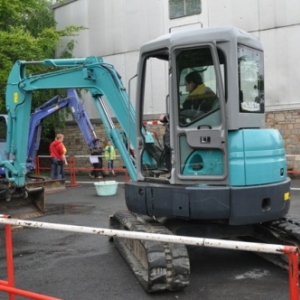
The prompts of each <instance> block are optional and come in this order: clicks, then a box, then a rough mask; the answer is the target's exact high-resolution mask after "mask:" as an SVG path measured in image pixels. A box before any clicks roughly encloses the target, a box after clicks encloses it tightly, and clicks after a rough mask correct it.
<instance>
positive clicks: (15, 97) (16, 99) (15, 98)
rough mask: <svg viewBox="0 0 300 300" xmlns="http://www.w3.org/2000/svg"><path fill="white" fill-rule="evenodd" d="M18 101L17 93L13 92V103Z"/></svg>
mask: <svg viewBox="0 0 300 300" xmlns="http://www.w3.org/2000/svg"><path fill="white" fill-rule="evenodd" d="M18 102H19V94H18V93H14V103H18Z"/></svg>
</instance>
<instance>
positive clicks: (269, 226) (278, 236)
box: [259, 215, 300, 274]
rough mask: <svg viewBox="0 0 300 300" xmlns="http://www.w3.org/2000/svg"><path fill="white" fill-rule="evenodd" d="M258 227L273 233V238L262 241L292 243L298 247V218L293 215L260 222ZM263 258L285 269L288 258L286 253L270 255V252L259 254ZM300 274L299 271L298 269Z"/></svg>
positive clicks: (299, 223)
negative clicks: (269, 221)
mask: <svg viewBox="0 0 300 300" xmlns="http://www.w3.org/2000/svg"><path fill="white" fill-rule="evenodd" d="M259 228H263V229H265V230H266V231H269V232H271V233H272V234H273V235H274V239H275V240H272V241H270V240H269V239H266V240H264V239H263V238H262V240H263V242H267V243H270V242H271V243H274V242H277V243H278V244H283V245H294V246H297V247H298V248H299V249H300V219H299V218H295V217H294V216H290V215H287V216H285V217H284V218H281V219H280V220H278V221H274V222H271V223H266V224H262V225H260V226H259ZM259 255H260V256H262V257H263V258H265V259H267V260H269V261H271V262H272V263H274V264H276V265H278V266H280V267H281V268H284V269H287V270H288V268H289V266H288V259H287V257H286V255H275V254H274V255H272V254H262V253H261V254H259ZM299 274H300V271H299Z"/></svg>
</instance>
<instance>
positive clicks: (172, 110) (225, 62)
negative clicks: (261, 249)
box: [125, 27, 290, 224]
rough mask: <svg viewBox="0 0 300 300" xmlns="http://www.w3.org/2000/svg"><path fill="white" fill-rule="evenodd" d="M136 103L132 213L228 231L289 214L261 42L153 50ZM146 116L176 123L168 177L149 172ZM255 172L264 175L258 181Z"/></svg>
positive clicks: (144, 58)
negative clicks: (268, 114) (268, 115)
mask: <svg viewBox="0 0 300 300" xmlns="http://www.w3.org/2000/svg"><path fill="white" fill-rule="evenodd" d="M154 70H155V71H154ZM191 78H192V79H191ZM162 82H163V84H161V83H162ZM191 85H192V86H193V88H191V87H190V86H191ZM151 86H152V87H153V86H154V89H153V90H151V89H150V87H151ZM156 86H157V87H158V86H159V87H160V88H159V89H158V88H157V89H156V88H155V87H156ZM166 95H168V96H166ZM137 99H139V101H137V104H136V107H137V109H136V112H137V120H138V125H139V130H138V134H137V169H138V183H137V184H136V183H128V184H126V186H125V194H126V203H127V207H128V208H129V210H130V211H132V212H136V213H142V214H145V215H149V216H156V217H170V218H177V217H179V218H185V219H192V220H203V219H205V220H211V219H218V220H222V221H225V222H229V223H230V224H253V223H255V222H267V221H271V220H275V219H277V218H278V217H279V216H284V215H285V214H286V213H287V211H288V209H289V201H288V200H287V199H289V184H290V179H289V178H288V177H287V164H286V158H285V150H284V142H283V139H282V137H281V135H280V133H279V132H278V130H275V129H266V128H264V120H265V115H264V60H263V48H262V45H261V42H260V41H259V39H258V38H257V37H255V36H253V35H252V34H249V33H247V32H245V31H242V30H240V29H237V28H234V27H222V28H218V27H216V28H207V29H195V30H189V31H180V32H174V33H170V34H168V35H165V36H162V37H160V38H158V39H155V40H153V41H150V42H148V43H146V44H145V45H144V46H142V48H141V52H140V62H139V69H138V83H137ZM164 99H166V101H165V107H164V111H161V107H162V105H161V102H163V101H164ZM150 100H151V101H150ZM153 102H154V104H152V103H153ZM156 104H157V105H156ZM149 111H151V112H152V113H153V114H155V115H161V114H165V115H167V116H168V118H169V132H170V149H171V150H170V159H171V161H170V165H171V168H170V170H169V172H170V176H169V178H166V177H164V176H159V177H157V176H156V175H157V172H156V171H155V170H154V171H152V172H149V170H148V169H147V168H146V169H145V168H144V165H143V164H142V160H143V155H144V153H145V151H146V146H145V138H144V135H143V132H142V128H143V127H142V124H144V122H145V120H144V116H147V115H149ZM258 170H264V172H263V173H260V176H257V174H258ZM151 183H155V184H153V185H151ZM270 187H272V189H274V190H276V193H275V192H274V193H273V192H272V193H270ZM202 199H206V200H207V201H205V203H204V202H202Z"/></svg>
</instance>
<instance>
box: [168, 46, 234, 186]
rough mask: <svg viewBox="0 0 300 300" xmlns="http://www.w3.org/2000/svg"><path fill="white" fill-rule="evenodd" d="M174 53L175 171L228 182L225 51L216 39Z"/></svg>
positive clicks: (179, 175) (178, 178) (178, 177)
mask: <svg viewBox="0 0 300 300" xmlns="http://www.w3.org/2000/svg"><path fill="white" fill-rule="evenodd" d="M174 54H175V55H173V59H174V60H175V61H174V62H173V65H176V71H175V70H173V71H175V72H173V74H172V78H171V80H172V84H171V86H172V100H171V101H170V105H171V106H172V105H173V107H172V108H171V109H172V112H173V116H174V119H175V122H172V123H171V124H170V126H171V128H170V129H171V135H172V137H173V139H174V146H175V147H174V151H173V157H172V162H173V171H172V175H173V174H174V173H175V174H176V176H172V177H173V178H174V177H176V179H175V182H178V183H181V182H183V181H184V182H186V181H187V180H188V181H197V182H198V181H203V182H205V183H216V182H218V184H220V183H226V182H227V181H228V178H227V177H228V154H227V128H226V117H225V91H224V86H225V78H224V77H225V74H226V72H225V71H226V70H225V69H226V63H225V56H224V54H223V53H222V52H221V51H218V50H217V49H216V46H215V44H204V45H200V46H199V45H197V47H190V48H181V49H176V50H175V52H174ZM192 75H193V76H192ZM193 81H195V83H194V84H192V82H193ZM191 86H192V87H191ZM175 99H176V100H175ZM174 100H175V101H174ZM175 116H176V117H175ZM174 170H175V172H174Z"/></svg>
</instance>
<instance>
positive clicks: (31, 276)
mask: <svg viewBox="0 0 300 300" xmlns="http://www.w3.org/2000/svg"><path fill="white" fill-rule="evenodd" d="M115 179H116V180H118V181H119V182H120V183H119V186H118V189H117V194H116V195H114V196H109V197H99V196H98V195H97V193H96V189H95V187H94V185H93V181H91V179H90V178H86V177H82V178H79V179H78V178H77V183H78V186H76V187H68V188H67V189H66V191H63V192H60V193H57V194H50V195H47V197H46V203H47V213H46V214H45V215H44V216H42V217H39V218H35V219H34V221H39V222H50V223H56V224H68V225H79V226H90V227H101V228H108V218H109V215H111V214H113V213H114V212H116V211H118V210H123V209H126V207H125V200H124V185H123V182H124V178H123V177H122V176H118V177H116V178H108V180H115ZM299 212H300V180H298V179H295V180H293V181H292V202H291V210H290V213H291V214H295V215H299ZM13 249H14V266H15V282H16V287H18V288H22V289H25V290H28V291H32V292H36V293H41V294H45V295H49V296H52V297H57V298H61V299H70V300H82V299H87V300H94V299H122V300H127V299H135V300H136V299H155V300H161V299H192V300H193V299H197V300H198V299H205V300H215V299H223V300H229V299H230V300H232V299H240V300H246V299H251V300H253V299H258V300H259V299H263V300H269V299H270V300H283V299H289V290H288V284H289V282H288V273H287V271H285V270H282V269H280V268H279V267H277V266H275V265H273V264H271V263H270V262H267V261H265V260H264V259H262V258H260V257H259V256H257V255H255V254H254V253H252V252H244V251H233V250H223V249H213V248H203V247H196V246H188V252H189V256H190V264H191V278H190V285H189V286H188V287H187V288H186V289H184V290H183V291H180V292H163V293H155V294H148V293H146V292H145V291H144V290H143V288H142V287H141V286H140V284H139V283H138V281H137V280H136V278H135V277H134V275H133V273H132V272H131V270H130V269H129V267H128V266H127V264H126V263H125V262H124V260H123V259H122V257H121V256H120V255H119V253H118V251H117V250H116V248H115V246H114V243H112V242H110V241H109V239H108V237H106V236H98V235H91V234H84V233H74V232H67V231H56V230H49V229H38V228H28V227H23V228H19V229H15V230H14V231H13ZM0 258H1V260H0V279H1V280H6V279H7V277H6V276H7V275H6V274H7V272H6V261H5V243H4V231H3V227H2V229H1V231H0ZM0 299H1V300H2V299H9V298H8V295H7V294H6V293H2V292H0ZM16 299H18V300H19V299H21V300H22V299H27V298H24V297H19V296H18V297H16Z"/></svg>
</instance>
